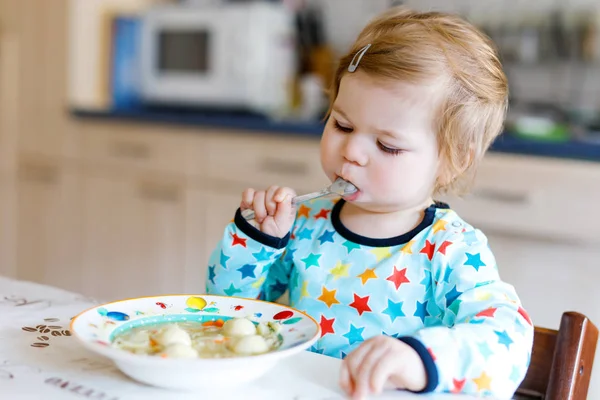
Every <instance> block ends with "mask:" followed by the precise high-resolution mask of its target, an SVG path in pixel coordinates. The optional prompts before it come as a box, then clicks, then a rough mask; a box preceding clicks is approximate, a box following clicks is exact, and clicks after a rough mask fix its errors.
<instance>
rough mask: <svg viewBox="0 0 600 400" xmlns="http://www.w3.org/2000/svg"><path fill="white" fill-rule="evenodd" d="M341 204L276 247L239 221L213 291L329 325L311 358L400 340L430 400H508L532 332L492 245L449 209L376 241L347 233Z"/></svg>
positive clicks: (215, 261)
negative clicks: (445, 396)
mask: <svg viewBox="0 0 600 400" xmlns="http://www.w3.org/2000/svg"><path fill="white" fill-rule="evenodd" d="M343 205H344V201H343V200H340V201H338V202H337V203H333V202H332V201H331V200H327V199H320V200H315V201H313V202H312V203H309V205H308V206H305V205H303V206H301V207H300V208H299V210H298V213H297V218H296V222H295V224H294V226H293V228H292V231H291V232H290V233H289V234H288V235H287V236H286V237H284V238H283V239H280V238H275V237H271V236H268V235H265V234H263V233H262V232H260V231H259V230H257V229H255V228H254V227H253V226H252V225H250V224H249V223H248V222H247V221H245V220H244V219H243V218H242V216H241V214H240V211H239V210H238V211H237V213H236V216H235V219H234V221H233V222H232V223H230V224H229V225H228V226H227V228H226V229H225V233H224V236H223V238H222V240H221V242H220V243H219V245H218V246H217V248H216V249H215V250H214V252H213V253H212V256H211V258H210V262H209V271H208V281H207V291H208V292H209V293H213V294H225V295H228V296H240V297H246V298H261V299H265V300H268V301H274V300H276V299H278V298H279V297H280V296H281V295H282V294H283V293H284V292H285V291H286V290H289V296H290V305H291V306H293V307H295V308H297V309H299V310H302V311H304V312H306V313H308V314H309V315H311V316H312V317H313V318H315V319H316V320H317V321H318V322H319V323H320V325H321V335H322V336H321V338H320V340H319V341H318V342H317V343H316V344H315V346H313V348H312V349H311V350H312V351H314V352H319V353H322V354H325V355H329V356H333V357H338V358H344V357H345V356H346V355H347V354H348V353H349V352H351V351H352V350H354V349H355V348H356V347H357V346H359V345H360V344H361V343H362V342H363V341H364V340H366V339H368V338H370V337H373V336H377V335H388V336H392V337H396V338H398V339H399V340H402V341H404V342H405V343H407V344H408V345H410V346H411V347H413V348H414V349H415V350H416V351H417V353H418V354H419V355H420V357H421V359H422V360H423V362H424V365H425V368H426V370H427V375H428V384H427V387H426V388H425V390H424V391H433V390H435V391H447V392H456V393H459V392H461V393H476V394H480V395H482V394H483V395H486V394H487V395H493V396H497V397H510V396H512V394H513V392H514V391H515V390H516V388H517V387H518V385H519V383H520V382H521V380H522V379H523V378H524V376H525V372H526V370H527V367H528V365H529V357H530V353H531V348H532V341H533V328H532V325H531V321H530V319H529V317H528V316H527V313H526V312H525V311H524V310H523V308H522V307H521V304H520V301H519V299H518V297H517V295H516V293H515V290H514V289H513V287H512V286H510V285H508V284H506V283H504V282H502V281H501V280H500V277H499V275H498V270H497V268H496V263H495V260H494V256H493V254H492V252H491V250H490V248H489V247H488V244H487V239H486V237H485V236H484V235H483V234H482V233H481V232H480V231H479V230H476V229H474V228H473V227H472V226H470V225H468V224H467V223H465V222H464V221H463V220H462V219H461V218H460V217H459V216H458V215H457V214H456V213H455V212H454V211H453V210H451V209H449V208H448V207H447V206H446V205H443V204H436V205H432V206H431V207H429V208H428V209H427V210H426V211H425V216H424V218H423V220H422V222H421V223H420V224H419V226H417V227H416V228H415V229H414V230H412V231H410V232H408V233H406V234H404V235H402V236H399V237H395V238H390V239H371V238H366V237H363V236H359V235H357V234H355V233H353V232H351V231H349V230H348V229H347V228H345V227H344V226H343V224H342V223H341V221H340V218H339V215H340V210H341V208H342V207H343Z"/></svg>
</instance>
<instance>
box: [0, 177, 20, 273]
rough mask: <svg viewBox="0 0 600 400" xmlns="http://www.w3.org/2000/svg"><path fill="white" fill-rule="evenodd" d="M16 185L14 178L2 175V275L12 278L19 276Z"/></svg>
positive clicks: (0, 228) (0, 254) (0, 237)
mask: <svg viewBox="0 0 600 400" xmlns="http://www.w3.org/2000/svg"><path fill="white" fill-rule="evenodd" d="M15 186H16V185H15V182H14V180H13V179H12V178H9V177H6V176H4V175H0V275H4V276H8V277H11V278H15V277H16V276H17V251H16V249H17V248H16V243H17V242H16V227H17V217H16V215H15V209H16V205H17V196H16V188H15Z"/></svg>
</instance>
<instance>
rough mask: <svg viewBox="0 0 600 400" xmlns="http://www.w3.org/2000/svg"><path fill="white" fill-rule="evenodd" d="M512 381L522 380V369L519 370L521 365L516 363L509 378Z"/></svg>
mask: <svg viewBox="0 0 600 400" xmlns="http://www.w3.org/2000/svg"><path fill="white" fill-rule="evenodd" d="M508 379H510V380H511V381H513V382H515V383H518V382H520V381H521V371H520V370H519V367H517V366H516V365H513V367H512V371H511V372H510V377H509V378H508Z"/></svg>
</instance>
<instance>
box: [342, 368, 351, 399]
mask: <svg viewBox="0 0 600 400" xmlns="http://www.w3.org/2000/svg"><path fill="white" fill-rule="evenodd" d="M340 387H341V388H342V390H343V391H344V392H345V393H346V394H347V395H348V396H351V395H352V392H353V391H354V384H353V382H352V378H351V376H350V371H348V363H345V362H342V366H341V367H340Z"/></svg>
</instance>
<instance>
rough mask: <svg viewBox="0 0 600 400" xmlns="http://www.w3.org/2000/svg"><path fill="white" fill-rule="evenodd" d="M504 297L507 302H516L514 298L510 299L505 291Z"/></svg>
mask: <svg viewBox="0 0 600 400" xmlns="http://www.w3.org/2000/svg"><path fill="white" fill-rule="evenodd" d="M504 297H505V298H506V300H508V301H509V302H511V303H513V304H517V301H516V300H515V299H511V298H510V296H509V295H507V294H506V293H504Z"/></svg>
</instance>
